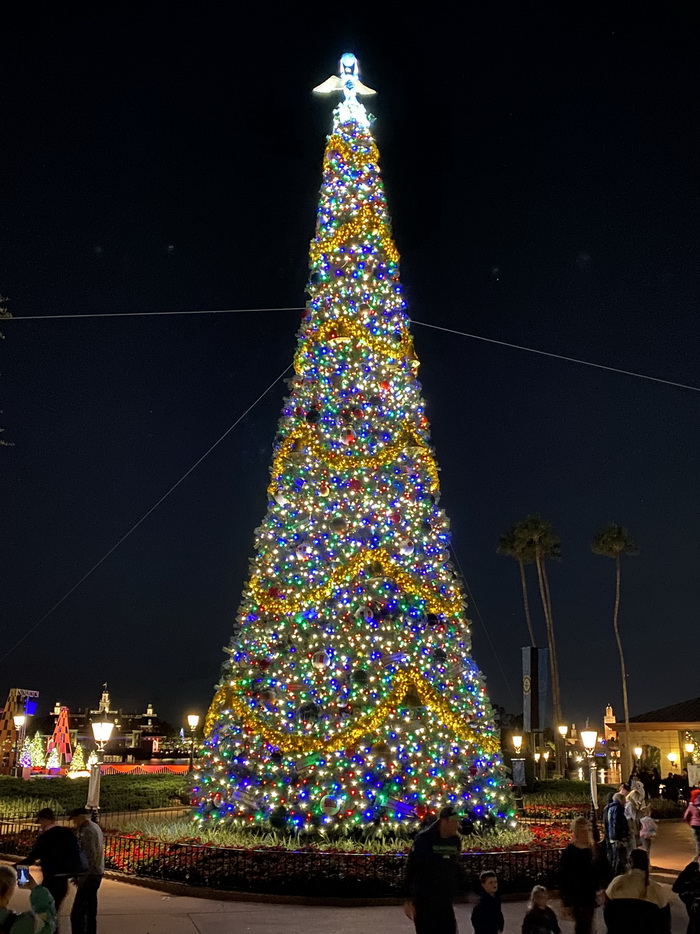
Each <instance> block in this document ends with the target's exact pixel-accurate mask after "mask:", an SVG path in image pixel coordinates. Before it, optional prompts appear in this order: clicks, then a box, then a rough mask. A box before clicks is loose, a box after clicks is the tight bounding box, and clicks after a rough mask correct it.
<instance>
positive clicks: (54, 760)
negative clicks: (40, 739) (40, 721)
mask: <svg viewBox="0 0 700 934" xmlns="http://www.w3.org/2000/svg"><path fill="white" fill-rule="evenodd" d="M46 768H47V769H48V770H49V772H51V771H52V770H53V769H60V768H61V757H60V756H59V754H58V749H57V748H56V747H55V746H54V747H53V749H52V750H51V752H50V753H49V758H48V759H47V760H46Z"/></svg>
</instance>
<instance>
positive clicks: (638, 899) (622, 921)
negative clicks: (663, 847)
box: [603, 848, 671, 934]
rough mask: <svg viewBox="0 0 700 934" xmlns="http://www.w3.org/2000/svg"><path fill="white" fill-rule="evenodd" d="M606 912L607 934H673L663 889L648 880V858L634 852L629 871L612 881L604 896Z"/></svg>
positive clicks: (667, 899)
mask: <svg viewBox="0 0 700 934" xmlns="http://www.w3.org/2000/svg"><path fill="white" fill-rule="evenodd" d="M605 894H606V896H607V898H608V901H606V903H605V908H604V911H603V914H604V917H605V924H606V925H607V928H608V934H629V932H630V931H644V932H645V934H670V932H671V908H670V905H669V895H668V892H667V890H666V889H665V888H664V886H662V885H659V883H658V882H654V881H653V880H652V879H650V878H649V854H648V853H647V851H646V850H642V849H639V848H635V849H633V850H632V851H631V853H630V868H629V869H628V870H627V872H625V873H623V875H621V876H617V878H615V879H613V880H612V882H611V883H610V885H609V886H608V888H607V890H606V892H605Z"/></svg>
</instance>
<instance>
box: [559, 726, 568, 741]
mask: <svg viewBox="0 0 700 934" xmlns="http://www.w3.org/2000/svg"><path fill="white" fill-rule="evenodd" d="M557 729H558V730H559V735H560V736H561V738H562V739H566V734H567V733H568V731H569V728H568V727H567V726H564V725H562V726H559V727H557Z"/></svg>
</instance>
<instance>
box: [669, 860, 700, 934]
mask: <svg viewBox="0 0 700 934" xmlns="http://www.w3.org/2000/svg"><path fill="white" fill-rule="evenodd" d="M699 863H700V856H696V857H695V859H694V860H693V861H692V862H691V863H688V865H687V866H686V867H685V869H683V870H682V871H681V873H680V875H679V876H678V878H677V879H676V881H675V882H674V883H673V891H674V892H675V893H676V895H677V896H678V897H679V898H680V900H681V901H682V902H683V904H684V905H685V910H686V911H687V912H688V931H687V934H700V865H699Z"/></svg>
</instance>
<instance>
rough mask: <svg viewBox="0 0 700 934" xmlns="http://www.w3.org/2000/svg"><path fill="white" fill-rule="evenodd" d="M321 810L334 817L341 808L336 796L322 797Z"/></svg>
mask: <svg viewBox="0 0 700 934" xmlns="http://www.w3.org/2000/svg"><path fill="white" fill-rule="evenodd" d="M321 810H322V811H323V813H324V814H326V815H327V816H328V817H333V816H334V815H335V814H337V813H338V811H339V810H340V805H339V804H338V802H337V801H336V799H335V798H332V797H331V796H330V795H326V796H325V797H324V798H321Z"/></svg>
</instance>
